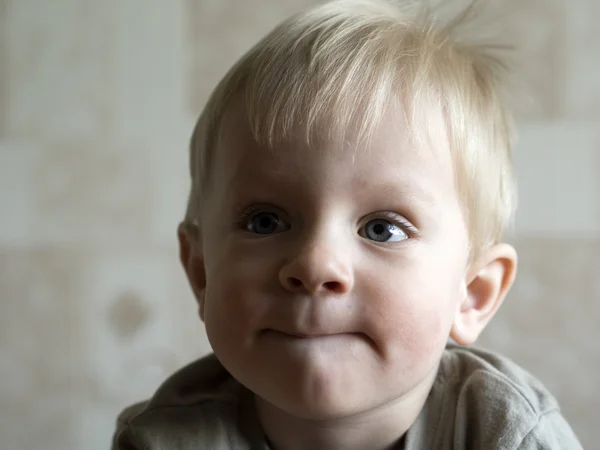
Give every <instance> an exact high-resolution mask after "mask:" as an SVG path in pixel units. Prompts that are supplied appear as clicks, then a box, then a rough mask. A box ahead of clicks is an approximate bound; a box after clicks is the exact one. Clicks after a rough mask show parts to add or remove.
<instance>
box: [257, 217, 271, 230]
mask: <svg viewBox="0 0 600 450" xmlns="http://www.w3.org/2000/svg"><path fill="white" fill-rule="evenodd" d="M259 224H260V226H261V227H263V228H269V226H270V225H271V218H270V217H261V218H260V220H259Z"/></svg>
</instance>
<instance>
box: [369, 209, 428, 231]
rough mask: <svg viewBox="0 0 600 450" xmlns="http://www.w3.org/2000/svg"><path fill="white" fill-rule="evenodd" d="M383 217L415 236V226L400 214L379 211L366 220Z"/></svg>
mask: <svg viewBox="0 0 600 450" xmlns="http://www.w3.org/2000/svg"><path fill="white" fill-rule="evenodd" d="M377 219H385V220H389V221H390V222H391V223H393V224H394V225H396V226H397V227H399V228H402V229H403V230H404V231H405V232H406V233H407V234H408V235H409V236H415V235H417V234H418V230H417V228H416V227H415V226H414V225H413V224H411V223H410V222H409V221H408V220H406V219H404V218H403V217H402V216H401V215H399V214H396V213H393V212H391V211H379V212H376V213H374V214H373V215H372V217H369V219H368V220H367V221H366V223H368V222H369V221H371V220H377Z"/></svg>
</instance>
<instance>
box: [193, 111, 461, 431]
mask: <svg viewBox="0 0 600 450" xmlns="http://www.w3.org/2000/svg"><path fill="white" fill-rule="evenodd" d="M230 113H231V114H230V115H229V116H228V117H227V118H226V122H225V125H224V127H225V129H224V132H223V137H222V139H221V141H220V144H219V147H218V149H217V150H216V153H215V158H214V161H213V166H212V168H211V170H212V172H211V183H212V184H211V186H212V187H211V188H210V194H209V195H208V198H207V199H206V204H205V205H204V216H203V221H202V236H201V239H202V250H201V254H202V257H203V267H202V264H198V265H197V270H198V271H203V273H204V274H205V280H206V285H205V289H204V292H203V294H202V295H201V296H200V297H201V298H200V305H201V313H202V315H203V319H204V321H205V323H206V330H207V334H208V337H209V340H210V342H211V345H212V346H213V349H214V351H215V353H216V355H217V356H218V358H219V359H220V360H221V362H222V363H223V365H224V366H225V367H226V368H227V369H228V370H229V371H230V372H231V374H232V375H233V376H234V377H236V378H237V379H238V380H239V381H240V382H241V383H242V384H244V385H245V386H246V387H248V388H249V389H250V390H252V391H254V392H255V393H256V394H257V396H258V398H259V401H262V402H267V403H268V404H271V405H274V406H275V407H277V408H279V409H281V410H283V411H286V412H288V413H290V414H294V415H297V416H301V417H305V418H314V419H324V418H332V417H341V416H347V415H350V414H355V413H359V412H361V411H367V410H370V409H372V408H375V407H377V406H379V405H383V404H386V403H388V402H392V401H396V400H399V401H402V399H409V398H410V397H411V394H412V393H415V392H416V391H419V390H422V391H423V392H425V391H427V390H428V389H429V387H430V382H431V381H432V379H433V377H434V376H435V372H436V369H437V364H438V362H439V359H440V356H441V353H442V351H443V349H444V347H445V344H446V341H447V338H448V335H449V332H450V329H451V326H452V322H453V318H454V315H455V313H456V311H457V309H458V308H459V304H460V302H461V301H462V300H463V299H464V297H465V295H466V293H465V292H466V287H465V266H466V262H467V257H468V236H467V230H466V226H465V221H464V218H463V215H462V211H461V207H460V201H459V198H458V195H457V192H456V189H455V183H454V177H453V170H452V161H451V156H450V151H449V148H448V141H447V139H446V138H445V135H444V133H445V127H444V125H443V122H442V118H441V117H437V118H436V117H432V119H431V120H438V121H439V124H437V125H438V126H436V127H435V128H437V129H439V130H440V135H439V136H434V139H432V146H431V147H428V148H420V149H417V148H415V147H414V146H413V145H412V144H410V143H409V142H408V140H407V137H406V128H405V125H404V124H403V119H402V117H403V116H402V115H401V114H400V113H396V112H392V113H390V114H388V116H387V117H386V119H385V120H384V121H383V123H382V124H381V126H380V127H379V128H378V130H377V131H376V133H375V135H374V137H373V139H372V141H371V143H370V145H369V147H368V148H363V147H359V146H356V145H355V144H352V143H345V144H343V145H340V144H339V143H332V142H327V141H326V140H322V141H321V142H319V143H317V144H314V145H313V147H312V148H309V147H307V146H306V145H305V144H304V143H303V141H302V140H298V141H291V142H286V143H282V144H280V145H276V147H275V148H274V149H268V148H264V147H261V146H259V145H257V144H256V142H255V141H254V140H253V139H252V136H251V134H250V131H249V129H248V126H247V124H246V123H245V121H244V120H243V119H242V114H241V113H240V109H239V105H238V106H237V107H235V108H234V109H233V110H232V111H230ZM432 116H434V115H433V114H432ZM198 276H200V277H201V278H203V277H204V276H203V275H200V274H198Z"/></svg>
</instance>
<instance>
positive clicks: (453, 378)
mask: <svg viewBox="0 0 600 450" xmlns="http://www.w3.org/2000/svg"><path fill="white" fill-rule="evenodd" d="M437 382H438V383H441V384H443V385H445V387H446V388H450V389H453V390H455V392H456V393H457V394H459V396H460V399H461V400H463V401H466V400H468V401H469V404H471V405H474V404H479V403H483V405H482V407H483V406H485V405H490V406H491V405H497V404H498V403H500V404H508V403H510V404H511V405H512V407H513V409H514V408H516V407H518V409H519V411H520V412H521V414H522V415H525V416H531V417H537V416H540V415H543V414H546V413H548V412H552V411H555V410H558V409H559V406H558V402H557V401H556V399H555V398H554V397H553V396H552V395H551V394H550V392H548V390H547V389H546V388H545V387H544V385H543V384H542V383H541V382H540V381H539V380H538V379H537V378H535V377H534V376H533V375H531V374H530V373H529V372H527V371H526V370H525V369H523V368H522V367H520V366H519V365H517V364H515V363H514V362H513V361H511V360H510V359H508V358H506V357H504V356H501V355H498V354H495V353H492V352H489V351H486V350H483V349H478V348H475V347H461V346H458V345H455V344H449V345H448V346H447V347H446V350H445V351H444V354H443V356H442V360H441V362H440V369H439V374H438V380H437Z"/></svg>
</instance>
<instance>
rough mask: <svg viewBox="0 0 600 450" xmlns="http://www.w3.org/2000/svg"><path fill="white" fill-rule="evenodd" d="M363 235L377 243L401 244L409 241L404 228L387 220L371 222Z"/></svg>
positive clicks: (366, 226)
mask: <svg viewBox="0 0 600 450" xmlns="http://www.w3.org/2000/svg"><path fill="white" fill-rule="evenodd" d="M361 234H362V235H364V237H366V238H367V239H371V240H372V241H376V242H400V241H403V240H405V239H408V235H407V234H406V233H405V232H404V230H402V228H400V227H399V226H398V225H396V224H394V223H392V222H390V221H389V220H385V219H373V220H370V221H369V222H367V224H366V225H365V227H364V231H363V232H362V233H361Z"/></svg>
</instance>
